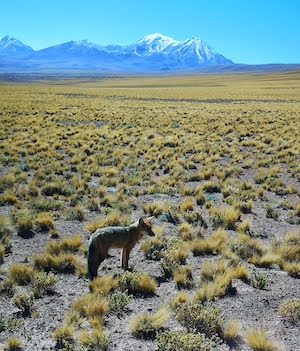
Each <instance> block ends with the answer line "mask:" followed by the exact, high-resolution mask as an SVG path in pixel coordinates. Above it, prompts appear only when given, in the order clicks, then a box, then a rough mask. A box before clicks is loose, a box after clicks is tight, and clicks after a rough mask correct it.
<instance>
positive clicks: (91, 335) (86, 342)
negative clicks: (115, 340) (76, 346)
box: [77, 328, 110, 351]
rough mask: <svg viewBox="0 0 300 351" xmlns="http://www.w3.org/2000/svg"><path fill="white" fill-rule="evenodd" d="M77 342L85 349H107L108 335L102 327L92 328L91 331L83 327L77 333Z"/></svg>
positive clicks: (90, 350)
mask: <svg viewBox="0 0 300 351" xmlns="http://www.w3.org/2000/svg"><path fill="white" fill-rule="evenodd" d="M77 338H78V340H79V342H80V343H81V344H82V345H83V346H84V347H85V350H88V351H93V350H99V351H100V350H101V351H107V350H109V341H110V340H109V337H108V335H107V334H106V333H105V332H104V331H103V330H102V328H97V329H96V328H94V329H93V330H92V331H91V332H90V331H88V330H85V329H82V330H80V331H79V332H78V333H77Z"/></svg>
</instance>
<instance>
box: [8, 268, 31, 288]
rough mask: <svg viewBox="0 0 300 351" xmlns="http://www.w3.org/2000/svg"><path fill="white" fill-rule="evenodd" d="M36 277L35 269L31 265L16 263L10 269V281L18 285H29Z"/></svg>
mask: <svg viewBox="0 0 300 351" xmlns="http://www.w3.org/2000/svg"><path fill="white" fill-rule="evenodd" d="M33 275H34V269H33V268H32V267H30V266H29V265H25V264H22V265H20V264H17V263H14V264H12V266H11V267H10V271H9V279H10V280H11V281H12V282H14V283H15V284H18V285H26V284H29V283H30V282H31V281H32V279H33Z"/></svg>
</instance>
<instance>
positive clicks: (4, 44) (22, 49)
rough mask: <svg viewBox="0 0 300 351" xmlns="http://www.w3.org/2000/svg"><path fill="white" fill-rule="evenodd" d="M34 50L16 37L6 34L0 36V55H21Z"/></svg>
mask: <svg viewBox="0 0 300 351" xmlns="http://www.w3.org/2000/svg"><path fill="white" fill-rule="evenodd" d="M33 52H34V50H33V49H32V48H31V47H30V46H28V45H25V44H23V43H22V42H20V41H19V40H18V39H15V38H12V37H9V36H8V35H7V36H5V37H3V38H0V54H1V55H11V54H16V55H23V54H25V55H26V54H32V53H33Z"/></svg>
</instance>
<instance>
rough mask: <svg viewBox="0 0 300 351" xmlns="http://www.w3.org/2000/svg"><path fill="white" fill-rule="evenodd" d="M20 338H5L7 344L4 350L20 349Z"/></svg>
mask: <svg viewBox="0 0 300 351" xmlns="http://www.w3.org/2000/svg"><path fill="white" fill-rule="evenodd" d="M21 345H22V340H21V339H17V338H14V337H11V338H9V339H8V340H7V344H6V345H5V346H4V348H3V350H5V351H21V350H22V347H21Z"/></svg>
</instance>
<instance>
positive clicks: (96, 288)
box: [88, 276, 119, 295]
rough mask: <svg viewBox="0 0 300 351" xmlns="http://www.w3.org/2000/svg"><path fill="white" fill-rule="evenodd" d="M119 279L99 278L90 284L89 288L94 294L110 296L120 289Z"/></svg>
mask: <svg viewBox="0 0 300 351" xmlns="http://www.w3.org/2000/svg"><path fill="white" fill-rule="evenodd" d="M118 283H119V282H118V279H117V278H114V277H111V276H102V277H97V278H96V279H94V280H93V281H91V282H89V284H88V287H89V289H90V291H91V292H92V293H101V294H104V295H108V294H109V293H110V292H111V291H113V290H115V289H116V288H117V287H118Z"/></svg>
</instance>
